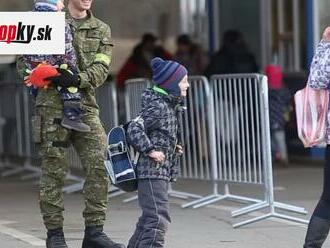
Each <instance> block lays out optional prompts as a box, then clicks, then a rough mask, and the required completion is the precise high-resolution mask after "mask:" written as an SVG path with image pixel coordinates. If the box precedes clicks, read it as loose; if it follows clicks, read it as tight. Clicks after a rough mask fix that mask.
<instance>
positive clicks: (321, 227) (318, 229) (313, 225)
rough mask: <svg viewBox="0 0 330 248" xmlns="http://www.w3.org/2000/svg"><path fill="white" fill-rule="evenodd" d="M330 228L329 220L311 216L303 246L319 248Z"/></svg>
mask: <svg viewBox="0 0 330 248" xmlns="http://www.w3.org/2000/svg"><path fill="white" fill-rule="evenodd" d="M329 229H330V221H329V220H325V219H321V218H319V217H316V216H313V217H312V218H311V220H310V222H309V225H308V229H307V234H306V238H305V245H304V248H321V247H322V244H323V243H324V241H325V240H326V238H327V236H328V233H329Z"/></svg>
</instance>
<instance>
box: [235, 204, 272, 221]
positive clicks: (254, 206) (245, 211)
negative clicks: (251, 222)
mask: <svg viewBox="0 0 330 248" xmlns="http://www.w3.org/2000/svg"><path fill="white" fill-rule="evenodd" d="M266 207H269V203H268V202H258V203H255V204H252V205H250V206H247V207H244V208H241V209H238V210H235V211H232V212H231V216H232V217H238V216H241V215H244V214H248V213H251V212H254V211H258V210H260V209H263V208H266Z"/></svg>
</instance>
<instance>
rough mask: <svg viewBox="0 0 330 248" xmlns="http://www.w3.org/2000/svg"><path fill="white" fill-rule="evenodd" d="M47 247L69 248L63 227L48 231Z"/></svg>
mask: <svg viewBox="0 0 330 248" xmlns="http://www.w3.org/2000/svg"><path fill="white" fill-rule="evenodd" d="M46 247H47V248H68V246H67V245H66V242H65V238H64V233H63V229H62V228H59V229H55V230H50V231H48V232H47V240H46Z"/></svg>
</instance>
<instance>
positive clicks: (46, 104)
mask: <svg viewBox="0 0 330 248" xmlns="http://www.w3.org/2000/svg"><path fill="white" fill-rule="evenodd" d="M91 3H92V0H90V1H85V0H69V2H68V10H69V11H68V13H67V15H66V18H67V23H68V24H69V25H70V27H71V30H72V31H73V37H74V40H73V45H74V48H75V51H76V54H77V67H78V73H77V74H75V75H72V74H66V73H61V74H60V75H59V76H58V77H56V78H53V80H52V82H53V84H55V85H56V84H58V83H62V84H65V82H73V81H74V82H78V84H79V88H80V92H81V94H82V99H81V102H82V109H83V110H84V112H85V113H84V116H83V117H82V120H83V122H84V123H86V124H87V125H89V126H90V127H91V131H90V132H88V133H81V132H75V131H72V130H68V129H66V128H64V127H62V126H61V125H60V123H61V119H62V115H63V103H62V101H61V99H60V96H59V94H58V92H57V91H56V90H55V89H53V88H52V87H50V89H48V90H39V93H38V96H37V98H36V116H35V118H33V133H34V140H35V142H36V143H38V144H39V147H40V155H41V158H42V176H41V181H40V209H41V213H42V215H43V219H44V223H45V226H46V228H47V230H48V232H47V247H49V248H62V247H63V248H66V247H67V245H66V243H65V239H64V234H63V211H64V204H63V194H62V187H63V185H64V180H65V176H66V173H67V171H68V161H67V159H66V152H67V148H68V146H69V145H71V144H72V145H73V146H74V148H75V149H76V151H77V153H78V154H79V157H80V159H81V162H82V164H83V166H84V169H85V172H86V181H85V184H84V189H83V194H84V199H85V209H84V212H83V216H84V218H85V237H84V240H83V246H82V247H83V248H122V247H125V246H124V245H121V244H117V243H115V242H113V241H112V240H110V238H108V237H107V236H106V234H105V233H104V232H103V224H104V221H105V217H106V210H107V202H108V198H107V193H108V179H107V176H106V172H105V167H104V160H105V149H106V135H105V131H104V128H103V126H102V125H101V121H100V118H99V107H98V105H97V103H96V100H95V89H96V88H97V87H98V86H100V85H102V84H103V83H104V81H105V80H106V78H107V76H108V73H109V66H110V62H111V50H112V45H111V43H110V37H111V33H110V27H109V26H108V25H107V24H105V23H103V22H102V21H100V20H99V19H97V18H95V17H94V16H93V15H92V13H91V12H90V11H89V9H90V7H91ZM17 65H18V70H19V72H20V74H21V75H23V74H24V71H25V69H26V67H25V64H24V62H23V60H22V58H19V59H18V63H17Z"/></svg>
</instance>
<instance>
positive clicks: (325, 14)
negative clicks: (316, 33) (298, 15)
mask: <svg viewBox="0 0 330 248" xmlns="http://www.w3.org/2000/svg"><path fill="white" fill-rule="evenodd" d="M318 1H319V3H318V4H319V16H320V37H321V35H322V33H323V30H324V29H325V28H326V27H328V26H330V1H329V0H318Z"/></svg>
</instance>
